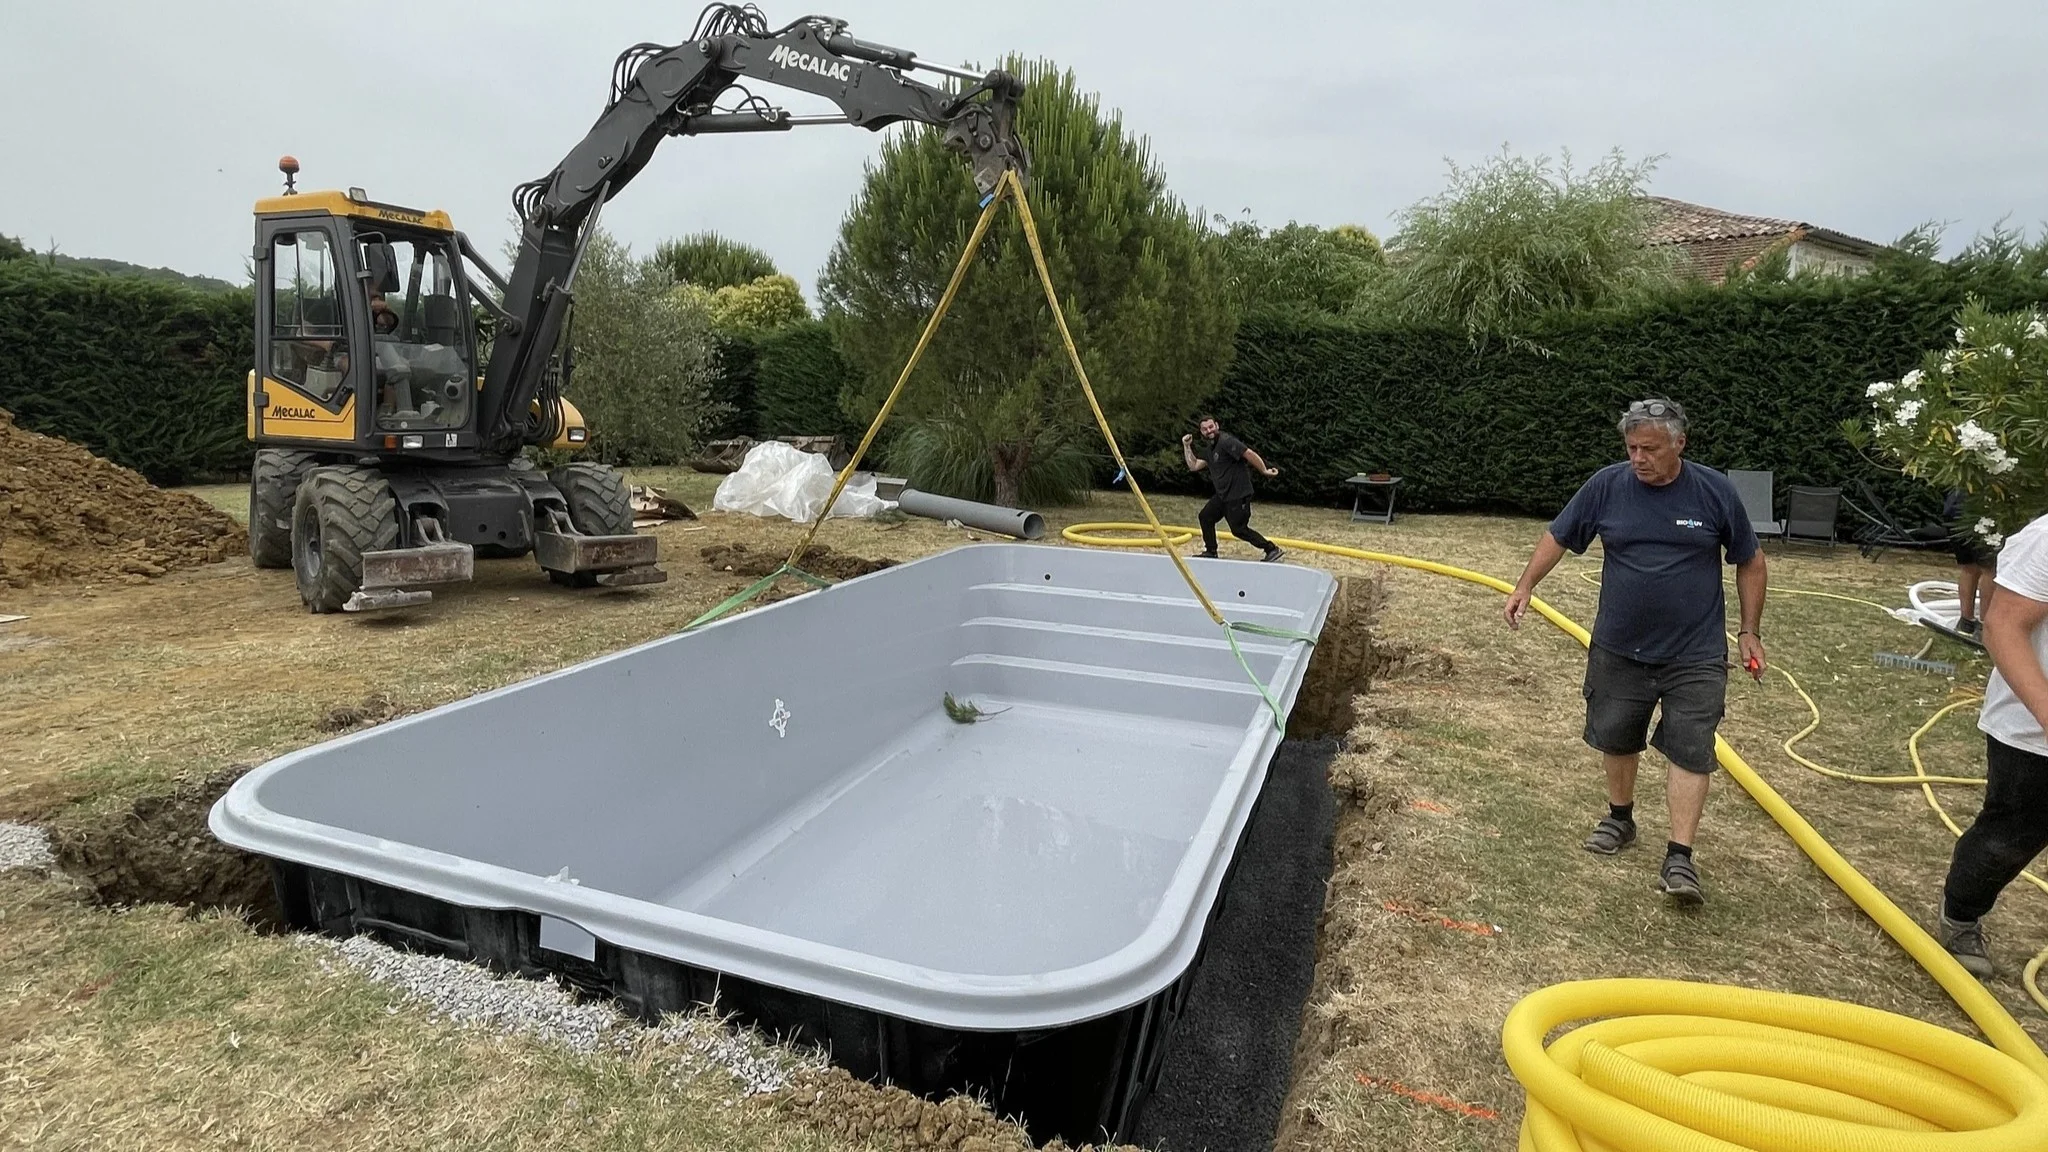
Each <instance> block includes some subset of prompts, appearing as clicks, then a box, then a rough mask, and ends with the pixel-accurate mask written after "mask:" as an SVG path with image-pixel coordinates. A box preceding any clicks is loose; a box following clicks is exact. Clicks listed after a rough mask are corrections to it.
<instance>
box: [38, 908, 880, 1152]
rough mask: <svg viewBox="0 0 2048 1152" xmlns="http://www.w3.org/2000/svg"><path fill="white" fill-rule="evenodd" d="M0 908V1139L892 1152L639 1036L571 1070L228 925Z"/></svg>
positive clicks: (546, 1054) (92, 1144)
mask: <svg viewBox="0 0 2048 1152" xmlns="http://www.w3.org/2000/svg"><path fill="white" fill-rule="evenodd" d="M0 915H4V917H5V924H6V931H5V932H4V933H0V1085H4V1086H5V1089H4V1093H0V1147H7V1148H24V1149H30V1148H33V1149H101V1148H104V1149H122V1150H126V1149H137V1148H148V1149H182V1148H193V1149H199V1148H207V1149H212V1148H247V1149H301V1148H323V1149H325V1148H334V1149H376V1150H378V1152H383V1150H385V1149H444V1148H494V1149H507V1150H513V1149H534V1150H539V1149H556V1148H568V1147H574V1148H591V1149H629V1148H631V1149H638V1148H662V1149H670V1148H678V1149H680V1148H691V1149H726V1148H740V1147H744V1148H762V1149H786V1150H789V1152H809V1150H813V1149H867V1148H877V1147H887V1146H888V1145H886V1144H879V1145H878V1144H875V1143H872V1142H870V1141H867V1140H864V1139H846V1138H835V1137H828V1136H826V1135H825V1134H824V1133H822V1132H820V1131H818V1130H816V1129H814V1128H812V1127H810V1126H807V1125H802V1124H793V1123H791V1122H789V1121H788V1120H787V1119H786V1118H785V1117H783V1116H782V1115H780V1114H779V1113H778V1111H777V1110H776V1109H775V1107H774V1106H773V1105H772V1103H771V1101H770V1100H769V1099H768V1098H752V1099H748V1098H743V1097H742V1096H741V1095H740V1094H739V1092H738V1091H737V1090H736V1089H735V1088H734V1086H733V1085H732V1083H731V1082H730V1081H729V1080H727V1079H726V1077H725V1075H724V1073H722V1072H720V1071H718V1070H716V1069H709V1070H705V1071H701V1072H700V1071H695V1070H691V1069H687V1068H685V1066H684V1065H683V1064H682V1062H681V1061H680V1059H679V1057H678V1055H677V1054H676V1052H675V1051H674V1050H672V1049H665V1048H663V1047H662V1046H661V1045H659V1044H657V1043H655V1042H653V1041H652V1040H651V1039H649V1038H647V1037H642V1038H641V1039H640V1041H639V1042H638V1043H637V1044H636V1046H634V1047H632V1048H628V1049H625V1050H621V1051H600V1052H598V1053H596V1054H593V1055H585V1056H578V1055H575V1054H573V1053H571V1052H570V1051H568V1050H567V1049H565V1048H561V1047H559V1046H554V1045H549V1044H544V1043H540V1042H537V1041H533V1040H528V1039H525V1038H520V1037H511V1036H498V1035H492V1034H488V1033H485V1032H482V1031H479V1030H476V1029H465V1028H461V1027H458V1026H455V1025H452V1024H448V1023H444V1022H439V1021H435V1020H432V1019H429V1018H428V1017H427V1016H426V1015H425V1014H424V1012H423V1011H422V1010H421V1009H419V1008H416V1007H411V1006H408V1005H405V1004H403V1003H402V1002H400V1001H399V1000H397V999H396V997H395V995H394V994H393V993H392V992H390V991H388V990H386V989H383V988H380V987H377V986H375V985H372V984H369V983H367V982H366V981H364V980H362V979H360V978H358V977H355V976H353V975H349V974H346V973H329V972H325V971H322V970H321V968H320V966H319V965H318V963H317V962H316V960H315V958H314V955H313V954H312V953H311V952H310V950H308V949H306V948H304V947H301V946H298V945H295V944H293V943H291V942H290V941H289V940H288V939H287V938H282V937H262V936H257V935H255V934H254V933H252V932H251V931H250V929H249V928H248V926H247V925H245V924H243V923H242V922H241V921H239V920H236V919H234V918H232V917H227V916H218V915H215V916H204V917H199V918H188V917H186V916H185V915H183V914H182V913H181V912H180V911H179V910H178V909H175V908H170V907H167V906H164V905H151V906H144V907H141V908H138V909H135V910H133V911H125V912H93V913H81V910H80V908H79V906H78V904H77V902H76V899H75V897H74V896H73V895H72V894H71V893H69V892H67V891H66V890H65V888H64V886H63V884H62V883H61V881H45V880H41V879H37V878H34V877H30V876H26V875H22V874H11V875H7V876H0ZM651 1035H652V1034H651V1033H649V1034H647V1036H648V1037H651Z"/></svg>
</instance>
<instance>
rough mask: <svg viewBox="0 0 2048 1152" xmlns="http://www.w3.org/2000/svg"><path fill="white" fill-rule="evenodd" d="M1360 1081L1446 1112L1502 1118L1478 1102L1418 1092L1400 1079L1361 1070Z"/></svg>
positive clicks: (1475, 1117)
mask: <svg viewBox="0 0 2048 1152" xmlns="http://www.w3.org/2000/svg"><path fill="white" fill-rule="evenodd" d="M1358 1082H1359V1083H1360V1084H1363V1085H1365V1086H1366V1087H1367V1088H1378V1089H1381V1090H1383V1091H1387V1092H1392V1093H1393V1094H1394V1095H1396V1096H1406V1097H1407V1098H1408V1099H1410V1100H1414V1101H1417V1102H1419V1103H1423V1104H1427V1105H1429V1106H1430V1107H1432V1108H1441V1109H1443V1110H1444V1111H1446V1112H1455V1113H1457V1114H1458V1115H1460V1116H1470V1117H1471V1118H1473V1119H1474V1120H1499V1119H1500V1113H1498V1112H1495V1111H1494V1110H1493V1109H1491V1108H1482V1107H1480V1106H1479V1105H1477V1104H1467V1103H1465V1102H1464V1101H1463V1100H1453V1099H1451V1098H1450V1097H1449V1096H1443V1095H1439V1094H1437V1093H1435V1092H1417V1091H1416V1090H1415V1089H1413V1088H1410V1087H1409V1086H1407V1085H1406V1084H1403V1083H1401V1082H1400V1081H1399V1080H1382V1079H1380V1078H1379V1077H1377V1076H1367V1075H1366V1074H1365V1073H1363V1072H1360V1073H1359V1074H1358Z"/></svg>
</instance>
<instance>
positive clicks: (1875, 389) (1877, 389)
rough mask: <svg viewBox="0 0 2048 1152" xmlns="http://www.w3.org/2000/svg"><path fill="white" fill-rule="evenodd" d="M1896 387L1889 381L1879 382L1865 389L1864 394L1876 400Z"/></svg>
mask: <svg viewBox="0 0 2048 1152" xmlns="http://www.w3.org/2000/svg"><path fill="white" fill-rule="evenodd" d="M1894 387H1895V385H1894V384H1893V383H1892V382H1891V381H1889V380H1879V381H1878V382H1877V383H1875V384H1872V385H1871V386H1870V387H1868V388H1865V389H1864V390H1863V394H1864V395H1865V396H1869V397H1872V398H1875V397H1878V396H1882V395H1884V394H1885V393H1887V392H1889V391H1891V390H1892V389H1893V388H1894Z"/></svg>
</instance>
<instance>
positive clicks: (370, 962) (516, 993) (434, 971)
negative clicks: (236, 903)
mask: <svg viewBox="0 0 2048 1152" xmlns="http://www.w3.org/2000/svg"><path fill="white" fill-rule="evenodd" d="M298 939H299V940H300V941H301V942H302V943H304V944H305V945H306V946H308V947H312V948H316V949H319V950H320V951H322V952H324V953H326V954H327V955H324V956H322V957H321V960H320V966H321V967H322V968H323V969H325V970H327V971H329V972H332V971H334V970H335V969H334V964H333V961H332V960H330V959H329V957H330V956H331V957H333V958H334V959H335V960H339V961H340V963H341V964H342V965H343V966H345V967H347V968H348V969H350V970H351V971H354V972H356V973H359V974H361V975H363V976H366V977H368V978H369V979H371V980H373V981H375V982H377V983H379V984H386V985H390V986H392V987H395V988H398V989H399V990H401V991H402V992H404V994H405V995H406V997H407V998H408V999H411V1000H416V1001H419V1002H421V1003H422V1004H424V1005H425V1006H426V1007H427V1009H428V1011H429V1012H431V1013H432V1014H433V1015H434V1016H435V1017H436V1018H439V1019H446V1020H450V1021H453V1022H455V1023H457V1024H460V1025H463V1026H466V1027H474V1028H482V1029H486V1030H488V1031H492V1032H497V1033H501V1034H505V1035H511V1034H515V1033H516V1034H519V1035H525V1036H532V1037H535V1038H538V1039H541V1040H546V1041H550V1042H553V1043H558V1044H565V1045H567V1046H568V1047H570V1048H572V1049H574V1050H575V1051H578V1052H596V1051H598V1050H599V1049H600V1048H612V1049H625V1048H630V1047H632V1046H633V1045H634V1044H636V1043H638V1042H640V1041H641V1040H643V1039H645V1038H646V1037H648V1036H649V1035H652V1037H653V1038H654V1040H655V1041H656V1042H657V1043H659V1044H661V1045H662V1046H664V1047H665V1048H667V1049H670V1050H672V1051H673V1052H674V1053H675V1056H676V1058H677V1061H678V1063H679V1064H680V1065H681V1069H682V1070H684V1071H701V1070H707V1069H716V1070H719V1071H722V1072H724V1073H726V1074H727V1075H729V1076H730V1077H731V1078H732V1080H733V1082H734V1084H735V1086H736V1087H737V1088H738V1089H739V1091H740V1093H741V1094H742V1095H749V1096H751V1095H756V1094H759V1093H764V1092H775V1091H779V1090H780V1089H781V1088H782V1087H783V1086H784V1085H786V1084H787V1083H788V1082H789V1076H790V1073H791V1072H792V1071H794V1070H796V1069H797V1068H798V1067H800V1066H807V1065H811V1064H814V1063H815V1061H813V1060H808V1059H806V1058H805V1057H802V1056H800V1055H798V1054H797V1053H795V1052H791V1051H788V1050H778V1049H772V1048H770V1047H769V1046H767V1045H765V1044H762V1043H760V1042H758V1041H756V1040H753V1039H751V1038H749V1037H747V1036H744V1035H741V1034H738V1033H736V1032H734V1031H733V1030H731V1029H729V1028H727V1027H725V1026H724V1025H722V1024H720V1023H719V1022H718V1021H717V1020H715V1019H712V1018H711V1017H710V1016H708V1015H704V1014H698V1015H694V1016H678V1017H671V1018H670V1019H669V1022H668V1023H667V1024H665V1025H664V1026H662V1027H661V1028H659V1029H652V1030H650V1029H646V1028H643V1027H641V1026H640V1025H639V1024H638V1023H637V1022H636V1021H634V1020H632V1019H630V1018H628V1017H626V1016H625V1015H623V1014H622V1013H620V1012H619V1011H618V1009H616V1008H615V1007H613V1006H612V1005H610V1004H607V1003H603V1002H599V1001H584V1002H581V1003H579V1002H578V1001H577V999H576V997H575V996H574V995H573V994H571V993H570V992H569V990H568V989H566V988H564V987H562V986H561V985H560V984H558V983H556V982H555V981H553V980H547V981H541V980H526V979H521V978H519V977H500V976H497V975H495V974H493V973H491V972H490V971H488V970H487V969H485V968H483V967H482V966H481V965H477V964H471V963H468V962H467V961H462V960H452V959H449V958H447V957H444V956H424V955H420V954H418V953H412V952H403V951H400V950H398V949H395V948H390V947H387V946H386V945H384V944H380V943H378V942H377V941H376V940H373V939H371V938H370V937H368V936H352V937H350V938H348V939H346V940H334V939H331V938H329V937H325V936H301V937H299V938H298ZM392 1011H394V1012H396V1011H397V1009H396V1008H393V1009H392Z"/></svg>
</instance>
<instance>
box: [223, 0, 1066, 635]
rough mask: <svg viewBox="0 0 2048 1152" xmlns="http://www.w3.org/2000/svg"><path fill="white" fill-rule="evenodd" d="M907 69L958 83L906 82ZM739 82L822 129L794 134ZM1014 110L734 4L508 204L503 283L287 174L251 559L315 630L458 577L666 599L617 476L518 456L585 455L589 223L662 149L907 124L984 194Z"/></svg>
mask: <svg viewBox="0 0 2048 1152" xmlns="http://www.w3.org/2000/svg"><path fill="white" fill-rule="evenodd" d="M920 68H921V69H926V70H929V71H933V72H938V73H942V74H944V75H947V76H950V77H954V78H956V79H958V80H960V81H962V82H963V84H962V85H961V86H960V90H958V91H948V90H943V89H940V88H937V87H934V86H932V85H927V84H923V83H920V82H918V81H916V80H913V79H911V78H909V77H908V76H906V75H905V73H906V72H908V71H910V70H912V69H920ZM743 79H747V80H756V81H762V82H767V83H773V84H780V85H784V86H787V87H791V88H796V89H799V90H802V91H806V92H810V93H813V94H815V95H819V96H823V97H825V98H826V99H829V100H831V101H832V102H833V103H834V104H836V105H837V106H838V107H839V108H840V109H841V112H840V113H839V114H837V115H822V116H795V115H791V114H790V113H789V112H788V111H787V110H785V109H782V108H779V107H776V106H774V105H773V104H771V103H769V102H768V101H765V100H763V99H761V98H760V97H758V96H755V95H754V94H753V93H751V92H749V91H748V90H747V89H745V88H744V87H742V86H741V84H740V82H741V81H742V80H743ZM1022 91H1023V89H1022V85H1021V84H1020V83H1019V82H1018V80H1017V79H1016V78H1015V77H1013V76H1011V75H1010V74H1008V73H1006V72H1002V71H991V72H987V73H976V72H971V71H967V70H964V69H957V68H950V67H946V66H943V65H934V64H929V63H926V62H924V61H921V60H919V59H917V57H916V56H915V54H913V53H911V52H907V51H905V50H903V49H899V48H891V47H888V46H886V45H882V44H875V43H871V42H868V41H863V40H859V39H856V38H854V37H853V36H850V35H848V34H847V31H846V23H845V22H844V21H840V20H833V19H829V18H826V17H822V16H807V17H804V18H803V19H801V20H797V21H795V22H793V23H791V24H787V25H784V26H782V27H780V28H773V29H771V28H770V27H769V26H768V24H767V21H766V19H765V18H764V17H763V16H762V15H761V13H760V11H759V10H758V9H757V8H755V7H754V6H752V5H745V6H739V5H733V4H713V5H711V6H710V7H708V8H706V9H705V10H704V12H703V14H702V15H700V16H699V17H698V21H697V26H696V28H695V30H694V32H693V33H692V35H691V37H690V39H689V40H687V41H685V42H684V43H682V44H676V45H661V44H639V45H635V46H634V47H632V48H629V49H627V50H626V51H625V52H624V53H623V54H621V55H620V56H619V58H618V61H617V62H616V64H615V65H614V66H613V71H612V84H611V94H610V98H609V100H608V101H607V102H606V105H605V109H604V112H603V114H602V115H600V116H599V117H598V119H597V122H596V124H595V125H593V126H592V128H591V130H590V132H589V134H588V135H587V136H585V137H584V139H583V140H582V141H581V142H580V143H578V144H577V145H576V147H575V148H574V149H572V150H571V151H570V152H569V154H568V156H567V157H565V158H564V159H563V160H562V162H561V163H560V164H558V165H556V166H555V169H554V170H553V171H552V172H550V173H548V174H547V175H546V176H543V177H541V178H540V179H538V180H533V181H529V182H528V183H525V184H522V185H520V186H519V188H518V189H517V190H516V191H515V192H514V194H513V197H512V203H513V207H514V209H515V211H516V212H517V214H518V218H519V221H520V238H519V251H518V256H517V259H516V261H515V263H514V264H513V266H512V270H511V273H510V274H509V275H502V274H500V273H499V272H498V271H496V270H495V269H494V268H493V267H492V266H491V264H490V262H489V261H487V260H485V259H484V258H483V257H482V255H481V254H479V253H478V251H477V250H476V247H475V246H474V245H473V244H471V243H470V241H469V238H468V237H467V236H466V235H464V234H463V233H462V232H461V231H459V230H457V229H456V227H455V225H454V223H453V222H452V221H451V220H450V219H449V218H448V215H447V214H446V213H444V212H430V211H421V210H418V209H413V208H403V207H399V206H397V205H394V204H387V203H382V202H379V201H376V200H372V199H371V198H370V197H369V196H368V195H367V194H365V193H364V192H363V190H362V189H360V188H350V189H348V190H347V191H346V192H339V191H329V192H313V191H307V192H301V191H299V190H298V188H297V180H296V177H297V173H298V171H299V166H298V162H297V161H296V160H295V159H293V158H292V157H289V156H287V157H284V158H283V159H282V160H281V161H280V162H279V165H278V167H279V170H280V171H282V172H283V173H284V178H285V187H284V192H283V194H282V195H279V196H273V197H268V198H265V199H262V200H258V201H257V202H256V245H255V251H254V253H253V257H254V262H255V282H256V364H255V368H254V370H253V371H252V372H251V373H250V374H249V381H248V436H249V439H250V440H252V441H254V442H256V443H257V444H258V445H259V446H260V447H259V448H258V449H257V451H256V458H255V461H254V464H253V466H252V467H251V470H250V478H249V554H250V557H251V559H252V560H254V561H255V563H256V564H257V565H258V566H259V567H266V568H284V567H287V566H289V567H290V568H292V569H293V571H294V574H295V577H296V579H297V583H298V589H299V596H300V598H301V599H302V600H303V601H304V602H305V604H306V606H307V607H308V608H309V609H311V610H312V611H314V612H337V611H341V612H365V611H376V610H381V609H390V608H402V607H408V606H412V605H417V604H422V603H425V602H426V601H428V600H429V599H430V598H431V597H432V592H431V591H429V590H428V589H426V588H424V587H421V586H422V585H433V584H446V583H453V582H460V581H465V580H468V579H470V578H471V576H472V575H473V572H474V565H475V558H476V557H477V556H485V557H492V556H521V555H525V554H527V553H529V552H531V553H532V554H533V556H534V558H535V559H536V560H537V561H538V562H539V564H540V566H541V568H542V569H544V570H546V572H547V573H548V575H549V577H550V578H551V579H553V580H555V581H556V582H558V583H562V584H569V585H574V586H579V587H582V586H597V585H607V586H612V587H619V586H627V585H635V584H648V583H656V582H659V581H661V580H664V579H666V578H667V577H666V574H665V573H663V572H662V571H661V569H660V568H658V567H656V564H655V562H656V560H657V556H656V545H655V540H654V538H653V537H651V536H641V535H638V534H636V533H635V532H634V531H633V518H632V509H631V505H630V501H629V498H628V493H627V488H626V485H625V481H624V479H623V478H622V477H621V476H620V475H619V473H618V472H617V471H615V470H614V469H612V468H610V467H607V466H605V465H603V464H597V463H592V462H588V461H578V462H575V463H570V464H567V465H564V466H562V467H559V468H555V469H553V470H552V471H542V470H541V469H539V468H537V467H535V466H534V465H533V464H532V463H531V462H530V461H529V459H528V452H527V449H528V448H529V447H536V446H538V447H545V448H554V449H567V450H571V451H573V450H575V449H577V448H579V447H580V446H582V445H583V444H585V443H586V442H587V441H588V439H589V432H588V429H587V428H586V427H585V425H584V422H583V419H582V416H581V415H580V414H579V413H578V412H577V410H576V407H575V406H574V405H573V404H571V403H570V402H569V401H568V400H567V399H565V398H564V397H563V395H562V393H563V391H564V390H565V389H567V388H568V387H569V383H570V380H571V378H572V374H573V371H574V367H575V364H574V356H573V354H572V353H571V352H570V348H569V345H570V344H571V343H572V342H571V341H566V340H563V339H562V336H563V333H564V331H565V330H566V328H567V325H568V321H569V318H570V315H571V305H572V303H573V300H574V293H575V286H576V273H577V269H578V267H579V265H580V264H581V262H582V259H583V254H584V251H585V249H586V248H587V246H588V245H589V243H590V239H591V237H592V236H593V235H595V233H596V230H597V225H598V217H599V214H600V210H601V209H602V207H603V205H604V204H605V202H606V201H608V200H609V199H611V197H613V196H615V195H617V194H618V193H619V192H620V191H621V190H623V189H624V188H625V186H626V185H627V183H629V182H630V181H631V180H632V179H633V177H634V176H635V175H637V174H638V173H639V171H640V170H641V168H642V167H644V166H645V165H646V163H647V161H648V159H649V158H650V157H651V156H652V155H653V153H654V149H655V148H656V146H657V145H659V144H660V143H661V141H662V140H663V139H665V138H667V137H670V136H691V135H701V134H705V133H713V132H774V131H787V130H789V129H792V128H795V127H798V126H802V125H810V124H850V125H853V126H856V127H861V128H867V129H870V130H879V129H882V128H885V127H887V126H889V125H891V124H897V123H903V122H906V121H909V122H915V123H922V124H931V125H936V126H939V127H942V128H943V129H944V131H945V140H946V143H947V145H948V146H949V147H950V148H952V149H953V150H954V151H956V152H959V153H962V154H963V155H965V156H966V158H967V159H968V161H969V162H970V164H971V165H972V168H973V173H974V179H975V183H976V185H977V186H978V187H979V188H980V189H981V190H982V192H983V193H984V194H987V193H989V192H991V191H993V190H994V188H995V187H996V184H997V182H998V181H999V180H1000V179H1001V178H1002V175H1003V173H1004V172H1006V171H1011V170H1015V171H1017V172H1018V173H1019V175H1020V176H1021V175H1022V174H1023V172H1024V168H1025V164H1026V158H1025V153H1024V149H1023V147H1022V145H1021V144H1020V143H1019V141H1018V139H1017V136H1016V129H1015V114H1016V108H1017V102H1018V98H1019V97H1020V96H1021V95H1022ZM721 98H726V99H728V103H727V104H725V105H723V106H721V105H720V104H719V101H720V100H721ZM486 336H487V337H488V339H486ZM486 343H487V344H488V350H487V351H486V350H485V348H484V345H485V344H486Z"/></svg>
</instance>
